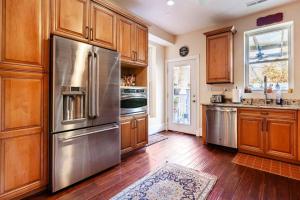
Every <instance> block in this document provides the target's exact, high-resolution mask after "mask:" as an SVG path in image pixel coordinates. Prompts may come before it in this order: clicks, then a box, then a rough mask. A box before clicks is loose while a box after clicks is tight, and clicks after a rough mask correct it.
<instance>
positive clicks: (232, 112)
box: [206, 106, 237, 148]
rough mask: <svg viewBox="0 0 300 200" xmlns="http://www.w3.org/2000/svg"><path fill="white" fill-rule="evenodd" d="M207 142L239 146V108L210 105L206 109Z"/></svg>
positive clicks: (232, 146) (231, 146)
mask: <svg viewBox="0 0 300 200" xmlns="http://www.w3.org/2000/svg"><path fill="white" fill-rule="evenodd" d="M206 140H207V143H210V144H217V145H221V146H225V147H230V148H237V109H236V108H228V107H221V106H208V107H207V109H206Z"/></svg>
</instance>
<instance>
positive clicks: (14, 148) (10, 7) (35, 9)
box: [0, 0, 66, 199]
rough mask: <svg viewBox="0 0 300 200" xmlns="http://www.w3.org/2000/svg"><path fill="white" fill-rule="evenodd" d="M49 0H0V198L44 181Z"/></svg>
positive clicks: (36, 187)
mask: <svg viewBox="0 0 300 200" xmlns="http://www.w3.org/2000/svg"><path fill="white" fill-rule="evenodd" d="M64 2H66V1H64ZM49 4H50V1H48V0H26V1H20V0H1V1H0V10H1V15H0V21H1V26H0V101H1V105H0V113H1V117H0V199H20V198H21V197H24V195H28V194H30V193H31V194H32V193H34V192H38V191H40V190H43V189H46V186H47V184H48V127H47V124H48V121H47V119H48V118H47V116H48V113H47V111H48V101H47V99H48V85H47V84H48V74H47V73H48V66H49V64H48V63H49V38H50V34H49V28H48V26H49V22H50V15H49V13H50V6H49Z"/></svg>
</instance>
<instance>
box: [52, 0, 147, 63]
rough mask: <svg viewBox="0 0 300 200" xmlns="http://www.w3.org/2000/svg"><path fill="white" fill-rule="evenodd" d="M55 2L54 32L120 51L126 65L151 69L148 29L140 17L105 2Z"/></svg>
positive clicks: (57, 0)
mask: <svg viewBox="0 0 300 200" xmlns="http://www.w3.org/2000/svg"><path fill="white" fill-rule="evenodd" d="M51 2H52V33H54V34H56V35H61V36H64V37H68V38H72V39H76V40H79V41H83V42H87V43H90V44H93V45H97V46H101V47H104V48H108V49H112V50H118V51H119V52H120V53H121V60H122V62H123V63H126V64H130V65H139V66H147V64H148V28H147V27H146V26H143V25H140V23H137V22H135V21H138V22H139V20H136V19H137V18H136V17H129V14H128V13H126V12H125V11H124V10H120V9H118V8H116V6H113V5H112V4H110V3H108V2H106V1H101V0H94V1H91V0H53V1H51ZM118 13H120V14H118Z"/></svg>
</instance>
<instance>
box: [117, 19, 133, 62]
mask: <svg viewBox="0 0 300 200" xmlns="http://www.w3.org/2000/svg"><path fill="white" fill-rule="evenodd" d="M135 45H136V43H135V23H134V22H133V21H131V20H129V19H126V18H124V17H118V51H119V52H120V53H121V59H122V61H125V62H129V63H132V62H134V60H135V48H136V47H135Z"/></svg>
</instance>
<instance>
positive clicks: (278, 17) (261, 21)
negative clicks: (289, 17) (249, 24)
mask: <svg viewBox="0 0 300 200" xmlns="http://www.w3.org/2000/svg"><path fill="white" fill-rule="evenodd" d="M282 20H283V13H276V14H274V15H268V16H265V17H260V18H258V19H257V20H256V25H257V26H264V25H269V24H273V23H276V22H281V21H282Z"/></svg>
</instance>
